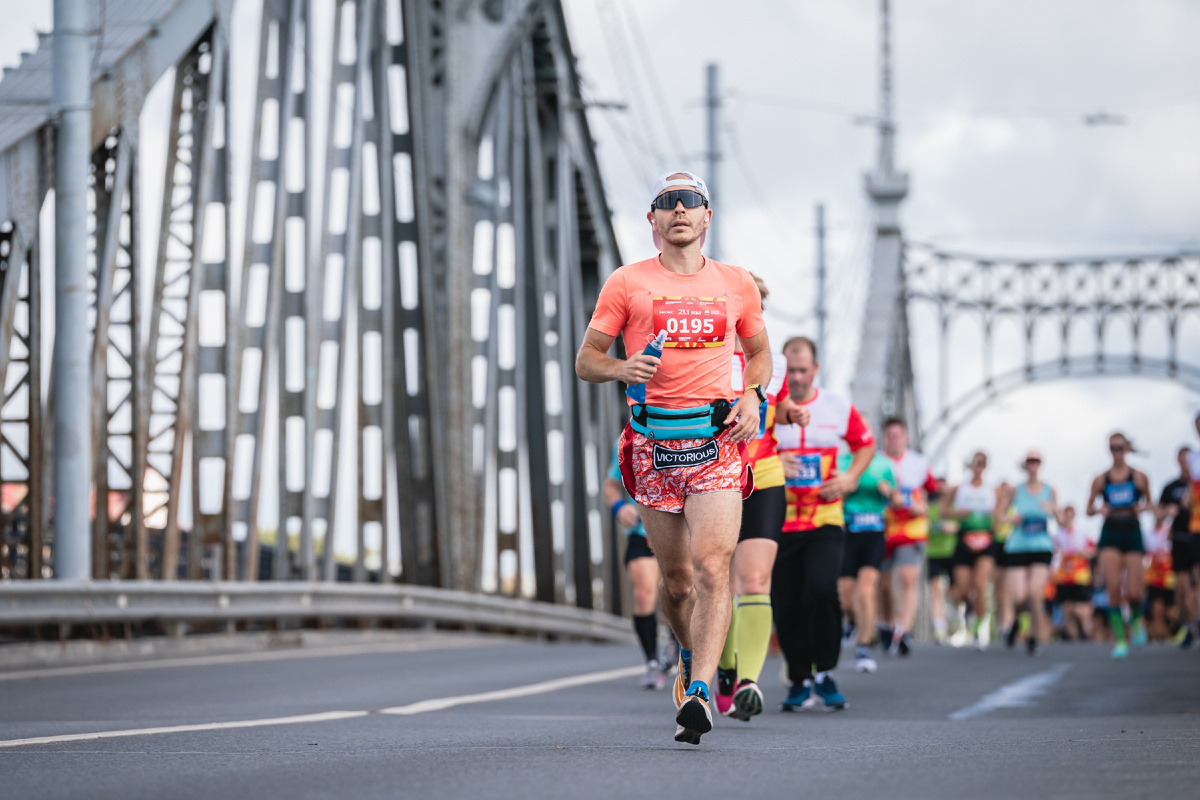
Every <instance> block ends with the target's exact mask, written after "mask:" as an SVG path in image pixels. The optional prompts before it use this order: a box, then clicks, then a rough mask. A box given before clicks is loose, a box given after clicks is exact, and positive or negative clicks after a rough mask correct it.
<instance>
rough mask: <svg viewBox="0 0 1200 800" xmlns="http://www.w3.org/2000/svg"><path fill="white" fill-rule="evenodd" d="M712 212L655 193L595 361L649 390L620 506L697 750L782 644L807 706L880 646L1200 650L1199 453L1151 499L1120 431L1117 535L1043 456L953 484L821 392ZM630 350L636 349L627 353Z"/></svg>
mask: <svg viewBox="0 0 1200 800" xmlns="http://www.w3.org/2000/svg"><path fill="white" fill-rule="evenodd" d="M711 215H712V211H711V209H710V208H709V197H708V190H707V187H706V186H705V185H704V182H703V181H702V180H701V179H700V178H699V177H697V176H696V175H693V174H691V173H687V172H676V173H671V174H668V175H665V176H663V177H662V178H660V179H659V180H658V181H657V182H656V184H655V186H654V188H653V191H652V193H651V208H650V211H649V213H648V214H647V219H648V221H649V223H650V226H651V232H652V236H653V239H654V243H655V245H656V247H657V248H658V249H659V251H660V255H658V256H656V257H654V258H651V259H647V260H646V261H642V262H639V263H636V264H631V265H627V266H624V267H621V268H620V269H618V270H616V271H615V272H614V273H613V274H612V275H611V276H610V277H609V278H608V280H607V281H606V283H605V285H604V287H603V288H602V290H601V293H600V297H599V299H598V301H597V305H596V310H595V313H594V315H593V317H592V320H591V323H590V325H589V328H588V331H587V334H586V337H585V339H584V342H583V346H582V347H581V349H580V352H579V356H578V359H577V364H576V369H577V372H578V373H579V375H580V377H582V378H583V379H585V380H589V381H593V382H604V381H611V380H620V381H622V382H624V383H625V384H627V385H628V387H629V389H628V391H627V395H628V397H629V406H630V409H629V411H630V420H629V423H628V425H627V426H626V428H625V430H624V431H623V432H622V434H621V436H620V437H619V439H618V441H617V442H616V443H615V445H614V448H613V455H612V465H611V469H610V471H609V473H608V478H607V482H606V485H605V496H606V499H607V501H608V503H609V506H610V508H611V510H612V513H613V516H614V519H615V521H616V523H617V524H618V525H619V526H620V527H621V528H622V529H624V530H625V531H627V546H626V551H625V565H626V569H627V571H628V576H629V582H630V585H631V587H632V595H633V626H634V630H635V631H636V633H637V636H638V639H639V642H640V643H641V647H642V650H643V652H644V655H645V658H646V672H645V676H644V678H643V680H642V686H644V687H646V688H648V689H661V688H663V687H664V686H665V684H666V682H667V680H668V679H671V680H673V687H672V688H673V690H672V695H673V700H674V703H675V707H676V710H677V713H676V718H675V719H676V725H677V728H676V734H675V738H676V740H677V741H680V742H690V743H692V744H698V743H699V741H700V737H701V736H702V735H703V734H705V733H707V732H708V731H710V730H711V729H712V719H713V711H714V709H715V711H716V712H717V713H719V714H723V715H727V716H730V717H733V718H735V719H739V720H743V721H749V720H750V719H751V718H753V717H754V716H756V715H758V714H760V713H762V711H763V709H764V707H766V706H767V705H768V702H767V700H766V698H765V697H764V694H763V691H762V689H761V688H760V687H759V685H758V682H759V678H760V675H761V673H762V670H763V665H764V663H765V661H766V658H767V655H768V652H769V650H770V649H771V646H772V643H773V642H774V643H775V644H777V646H778V649H779V652H780V653H781V655H782V656H783V661H784V668H783V673H782V674H783V677H784V679H785V684H786V685H787V690H786V693H785V695H784V696H783V697H781V698H779V700H778V707H779V708H780V710H783V711H798V710H801V709H805V708H810V707H823V708H826V709H833V710H837V709H842V708H846V707H847V705H848V702H847V699H846V697H845V696H844V695H843V694H842V692H841V691H840V690H839V688H838V686H837V683H836V681H835V679H834V676H833V671H834V669H835V668H836V667H837V666H838V663H839V660H840V657H841V651H842V649H843V647H845V648H847V649H849V648H853V653H854V658H853V668H854V669H856V670H858V671H860V672H865V673H874V672H876V671H877V670H878V669H879V665H880V661H879V658H878V656H879V655H881V654H883V655H888V656H894V657H898V658H903V657H908V656H911V655H912V654H913V653H914V652H916V651H917V650H918V649H919V647H921V646H924V644H923V643H924V642H929V643H930V644H931V645H932V644H934V643H936V644H939V645H946V646H957V647H965V646H971V647H974V648H976V649H979V650H984V649H986V648H988V647H989V646H992V645H993V642H995V643H997V644H1002V645H1004V646H1007V647H1009V648H1014V647H1017V646H1018V645H1020V646H1022V647H1024V648H1025V649H1026V650H1027V651H1028V653H1029V654H1030V655H1037V654H1038V653H1039V652H1040V651H1041V649H1042V647H1044V646H1045V644H1046V643H1048V642H1050V641H1051V640H1053V639H1060V640H1063V641H1077V640H1089V639H1090V640H1102V641H1106V642H1110V643H1111V645H1112V650H1111V654H1112V657H1113V658H1118V659H1123V658H1127V657H1128V656H1129V650H1130V647H1134V648H1137V647H1140V646H1143V645H1145V644H1146V643H1147V642H1148V641H1149V640H1151V639H1154V640H1160V641H1166V640H1173V641H1174V642H1176V643H1177V644H1179V645H1180V646H1182V647H1184V648H1187V647H1190V646H1191V645H1192V644H1193V642H1194V641H1195V640H1196V639H1197V638H1200V629H1198V627H1197V625H1198V624H1200V622H1198V620H1200V609H1198V608H1197V587H1198V585H1200V568H1198V565H1200V502H1197V501H1196V498H1197V497H1200V449H1197V450H1188V449H1186V448H1185V449H1181V450H1180V452H1179V466H1180V475H1179V477H1178V478H1176V479H1175V480H1173V481H1172V482H1171V483H1169V484H1167V486H1166V487H1165V488H1164V489H1163V491H1162V493H1161V495H1160V497H1159V500H1158V502H1157V503H1155V502H1154V499H1153V496H1152V495H1151V489H1150V482H1149V479H1148V478H1147V476H1146V475H1145V474H1144V473H1143V472H1141V471H1139V470H1137V469H1135V468H1133V467H1132V466H1130V465H1129V463H1128V462H1127V457H1128V456H1129V454H1130V453H1132V452H1134V448H1133V443H1132V442H1131V441H1130V440H1129V439H1128V438H1127V437H1125V436H1124V435H1123V434H1120V433H1115V434H1113V435H1112V436H1111V437H1110V438H1109V451H1110V453H1111V455H1112V463H1111V465H1110V466H1109V467H1108V468H1107V469H1106V470H1105V471H1104V472H1102V473H1101V474H1099V475H1097V476H1096V478H1095V479H1094V480H1093V481H1092V484H1091V487H1090V492H1089V496H1088V500H1087V504H1086V507H1085V508H1084V513H1086V514H1087V515H1088V516H1098V517H1100V518H1102V525H1101V531H1100V536H1099V539H1098V541H1093V540H1092V539H1091V538H1089V537H1088V536H1087V535H1086V534H1085V533H1084V531H1083V530H1082V529H1081V528H1080V527H1078V525H1077V510H1076V509H1075V508H1074V507H1073V506H1071V505H1062V504H1060V503H1059V499H1058V493H1057V492H1056V491H1055V488H1054V487H1052V486H1049V485H1048V484H1046V483H1045V482H1044V481H1043V480H1042V478H1041V477H1040V476H1041V469H1042V460H1043V458H1042V454H1041V453H1040V452H1039V451H1037V450H1030V451H1029V452H1028V453H1027V454H1026V455H1025V458H1024V459H1023V461H1022V463H1021V469H1022V471H1023V472H1024V474H1025V480H1024V481H1022V482H1021V483H1019V484H1018V485H1015V486H1014V485H1012V484H1010V483H1007V482H1000V483H993V482H992V481H991V480H989V477H988V457H987V454H986V453H984V452H977V453H975V454H973V456H972V457H971V459H970V462H969V464H967V466H966V469H965V470H964V472H963V475H962V478H961V480H960V481H959V482H958V484H957V485H954V484H953V479H957V477H958V476H935V475H934V472H933V469H932V467H931V464H930V462H929V461H928V460H927V459H926V458H925V457H924V456H923V455H921V454H920V453H917V452H915V451H914V450H912V449H911V448H910V447H909V438H908V430H907V426H906V424H905V422H904V420H902V419H899V418H888V419H885V420H882V422H881V424H880V426H879V438H878V442H877V441H876V436H875V434H874V432H873V431H872V427H871V425H870V424H869V422H868V420H867V419H866V418H865V417H864V416H863V415H862V414H860V413H859V411H858V409H856V408H855V407H854V405H853V404H852V402H851V401H850V400H849V399H848V398H846V397H843V396H841V395H838V394H836V393H834V392H831V391H828V390H826V389H825V388H819V384H820V381H819V380H818V376H819V374H820V360H819V355H820V354H819V353H818V348H817V345H816V343H815V342H813V341H812V340H811V339H809V338H807V337H803V336H797V337H793V338H791V339H788V340H787V341H786V342H784V343H783V345H782V347H778V348H774V347H772V346H771V344H770V343H769V342H768V340H767V334H766V329H765V325H764V323H763V319H762V304H763V302H764V301H765V300H766V298H767V296H768V290H767V287H766V286H765V285H764V284H763V282H762V281H761V280H760V279H759V278H757V277H756V276H754V275H752V274H750V273H749V272H747V271H746V270H744V269H742V268H740V267H735V266H730V265H727V264H722V263H720V262H717V261H713V260H711V259H707V258H705V257H704V256H703V255H701V246H702V245H703V242H704V233H705V231H706V229H707V227H708V225H709V222H710V220H711ZM618 337H621V339H622V344H623V347H624V352H625V354H626V356H625V357H621V356H610V355H609V350H610V348H611V347H612V345H613V344H614V342H616V340H617V338H618ZM1195 426H1196V433H1197V434H1200V416H1197V418H1196V420H1195ZM1150 515H1153V518H1154V522H1155V524H1154V526H1153V527H1152V529H1147V530H1143V527H1142V524H1141V519H1142V518H1143V517H1147V518H1148V517H1149V516H1150ZM923 598H924V600H925V603H924V609H925V611H924V612H923V613H921V612H922V607H923V604H922V599H923ZM658 610H661V612H662V614H663V616H664V617H665V620H666V622H667V624H668V627H669V629H670V631H671V635H670V637H669V640H668V641H667V642H664V643H663V645H662V646H661V647H660V642H659V635H658V630H659V624H658V617H657V613H656V612H657V611H658ZM919 622H920V624H922V625H923V626H925V627H924V628H923V629H920V630H919V629H918V627H917V626H918V623H919ZM926 623H928V624H927V625H926ZM918 634H920V635H918ZM918 640H920V641H921V642H922V644H918Z"/></svg>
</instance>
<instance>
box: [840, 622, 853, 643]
mask: <svg viewBox="0 0 1200 800" xmlns="http://www.w3.org/2000/svg"><path fill="white" fill-rule="evenodd" d="M855 633H856V631H855V628H854V624H853V623H850V622H847V623H844V624H843V625H842V647H848V646H850V645H852V644H854V635H855Z"/></svg>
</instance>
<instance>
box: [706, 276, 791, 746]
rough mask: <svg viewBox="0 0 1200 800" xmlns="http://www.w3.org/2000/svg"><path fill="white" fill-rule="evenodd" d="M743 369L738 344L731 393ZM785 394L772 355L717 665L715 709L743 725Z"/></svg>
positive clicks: (767, 581)
mask: <svg viewBox="0 0 1200 800" xmlns="http://www.w3.org/2000/svg"><path fill="white" fill-rule="evenodd" d="M751 277H753V278H754V282H755V284H756V285H757V286H758V293H759V295H761V297H762V298H763V301H764V303H765V301H766V299H767V295H768V294H769V292H768V291H767V287H766V285H765V284H764V283H763V281H762V279H761V278H759V277H758V276H757V275H752V276H751ZM745 369H746V356H745V354H744V353H743V352H742V347H741V343H740V342H739V343H738V344H737V347H736V349H735V352H734V354H733V390H734V392H735V393H738V394H740V393H741V392H742V373H743V372H744V371H745ZM787 392H788V387H787V359H785V358H784V357H783V356H782V355H781V354H779V353H776V354H774V355H772V356H771V381H770V383H769V384H768V385H767V403H766V405H765V406H763V407H761V408H760V409H759V412H760V415H761V416H760V418H759V423H758V432H757V433H756V434H755V436H754V438H752V439H751V440H750V441H749V442H747V449H748V450H749V455H750V466H751V468H752V469H753V470H754V494H752V495H750V496H749V497H747V498H746V502H744V503H743V504H742V530H741V533H739V534H738V545H737V550H736V551H734V554H733V593H734V601H733V613H732V614H730V616H729V633H728V634H727V635H726V636H725V649H724V650H722V651H721V661H720V663H719V665H718V666H717V696H716V701H717V711H719V712H720V713H722V714H726V715H728V716H730V717H733V718H734V719H739V720H742V721H743V722H749V721H750V718H751V717H753V716H755V715H756V714H761V713H762V709H763V696H762V690H761V689H759V688H758V678H759V675H761V674H762V667H763V662H764V661H766V659H767V649H768V648H769V646H770V644H771V568H772V567H773V566H774V564H775V553H776V551H777V550H778V549H779V532H780V530H781V529H782V528H783V515H784V512H785V511H786V510H787V498H786V496H785V494H784V489H783V466H782V464H780V462H779V454H778V453H777V452H776V446H777V442H776V439H775V409H776V406H777V405H778V403H779V401H780V400H781V399H783V398H784V397H787ZM804 414H805V419H804V420H802V422H805V423H806V422H807V414H808V412H807V410H806V411H805V412H804Z"/></svg>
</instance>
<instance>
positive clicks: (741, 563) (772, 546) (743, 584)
mask: <svg viewBox="0 0 1200 800" xmlns="http://www.w3.org/2000/svg"><path fill="white" fill-rule="evenodd" d="M778 552H779V545H778V544H776V543H775V541H773V540H771V539H747V540H746V541H744V542H742V543H741V544H740V545H738V548H737V555H735V556H734V586H735V591H736V592H737V612H736V613H737V629H736V633H735V637H736V639H737V654H738V680H739V681H741V680H742V679H745V678H749V679H750V680H752V681H754V682H755V683H757V682H758V679H759V676H760V675H761V674H762V668H763V662H765V661H766V660H767V649H768V648H769V647H770V644H771V570H772V568H773V567H774V565H775V556H776V554H777V553H778Z"/></svg>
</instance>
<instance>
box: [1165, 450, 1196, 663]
mask: <svg viewBox="0 0 1200 800" xmlns="http://www.w3.org/2000/svg"><path fill="white" fill-rule="evenodd" d="M1190 453H1191V451H1190V450H1189V449H1188V448H1186V447H1181V448H1179V453H1178V458H1179V477H1178V478H1176V479H1175V480H1173V481H1171V482H1170V483H1168V484H1167V485H1166V486H1164V487H1163V490H1162V495H1161V496H1160V497H1159V498H1158V508H1157V509H1155V522H1156V523H1158V524H1159V525H1161V524H1162V523H1163V522H1164V521H1165V520H1166V519H1167V518H1168V517H1170V518H1171V567H1172V569H1174V570H1175V575H1176V580H1175V599H1176V601H1177V602H1178V603H1179V623H1180V630H1181V632H1182V638H1181V639H1180V646H1181V647H1182V648H1184V649H1185V650H1186V649H1187V648H1189V647H1191V646H1192V643H1193V642H1195V640H1196V638H1197V637H1200V630H1197V622H1196V620H1197V616H1198V614H1197V606H1196V584H1195V583H1194V581H1193V578H1194V577H1195V576H1194V574H1193V573H1194V572H1195V566H1196V554H1195V552H1194V550H1193V548H1192V533H1191V531H1189V530H1188V528H1189V527H1191V508H1185V506H1184V504H1185V503H1188V501H1189V500H1190V499H1191V493H1192V484H1191V482H1190V481H1189V479H1188V457H1189V454H1190ZM1188 505H1189V506H1190V503H1188Z"/></svg>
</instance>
